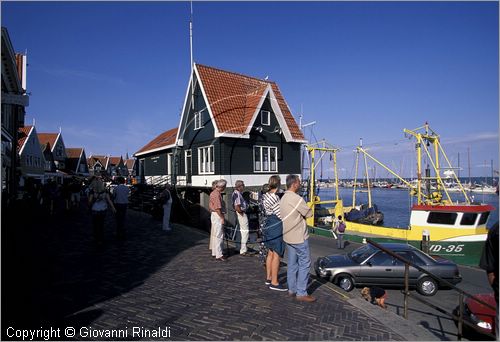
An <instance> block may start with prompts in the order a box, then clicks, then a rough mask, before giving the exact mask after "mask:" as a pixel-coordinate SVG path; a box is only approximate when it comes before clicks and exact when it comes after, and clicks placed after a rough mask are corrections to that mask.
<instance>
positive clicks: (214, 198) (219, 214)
mask: <svg viewBox="0 0 500 342" xmlns="http://www.w3.org/2000/svg"><path fill="white" fill-rule="evenodd" d="M226 184H227V182H226V181H225V180H223V179H221V180H219V181H218V182H217V185H216V186H215V190H213V191H212V193H211V194H210V203H209V208H210V212H211V216H210V220H211V222H212V229H213V230H214V231H215V240H214V241H213V246H212V247H213V249H212V251H213V250H215V260H217V261H227V259H226V258H224V256H223V255H222V243H223V240H224V231H223V228H222V227H223V225H224V222H225V221H224V214H225V213H226V208H225V204H224V201H223V200H222V193H223V192H224V191H225V190H226Z"/></svg>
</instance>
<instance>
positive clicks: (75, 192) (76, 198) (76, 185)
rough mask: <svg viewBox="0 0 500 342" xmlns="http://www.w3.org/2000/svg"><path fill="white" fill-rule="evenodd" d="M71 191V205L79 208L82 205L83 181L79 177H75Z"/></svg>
mask: <svg viewBox="0 0 500 342" xmlns="http://www.w3.org/2000/svg"><path fill="white" fill-rule="evenodd" d="M70 191H71V207H72V208H77V209H78V208H79V207H80V198H81V197H80V192H81V191H82V182H81V181H79V180H78V178H74V179H73V182H71V185H70Z"/></svg>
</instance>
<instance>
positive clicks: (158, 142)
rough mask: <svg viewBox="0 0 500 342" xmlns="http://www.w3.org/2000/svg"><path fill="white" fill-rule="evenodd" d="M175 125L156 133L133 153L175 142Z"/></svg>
mask: <svg viewBox="0 0 500 342" xmlns="http://www.w3.org/2000/svg"><path fill="white" fill-rule="evenodd" d="M177 129H178V128H177V127H176V128H172V129H169V130H168V131H166V132H163V133H161V134H160V135H158V136H157V137H156V138H154V139H153V140H151V141H150V142H148V143H147V144H146V145H145V146H143V147H142V148H141V149H140V150H139V151H137V152H135V154H138V153H144V152H147V151H151V150H156V149H160V148H162V147H166V146H169V145H173V144H175V137H176V136H177Z"/></svg>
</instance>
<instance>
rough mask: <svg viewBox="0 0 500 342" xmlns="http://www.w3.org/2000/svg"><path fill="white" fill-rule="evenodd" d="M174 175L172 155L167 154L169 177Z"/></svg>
mask: <svg viewBox="0 0 500 342" xmlns="http://www.w3.org/2000/svg"><path fill="white" fill-rule="evenodd" d="M171 174H172V153H168V154H167V175H169V176H170V175H171Z"/></svg>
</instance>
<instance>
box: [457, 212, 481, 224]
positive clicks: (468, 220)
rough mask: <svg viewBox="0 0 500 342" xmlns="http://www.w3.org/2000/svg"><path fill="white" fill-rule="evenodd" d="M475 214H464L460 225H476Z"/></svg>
mask: <svg viewBox="0 0 500 342" xmlns="http://www.w3.org/2000/svg"><path fill="white" fill-rule="evenodd" d="M476 219H477V214H475V213H464V216H462V219H461V220H460V224H461V225H463V226H472V225H473V224H474V223H476Z"/></svg>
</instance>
